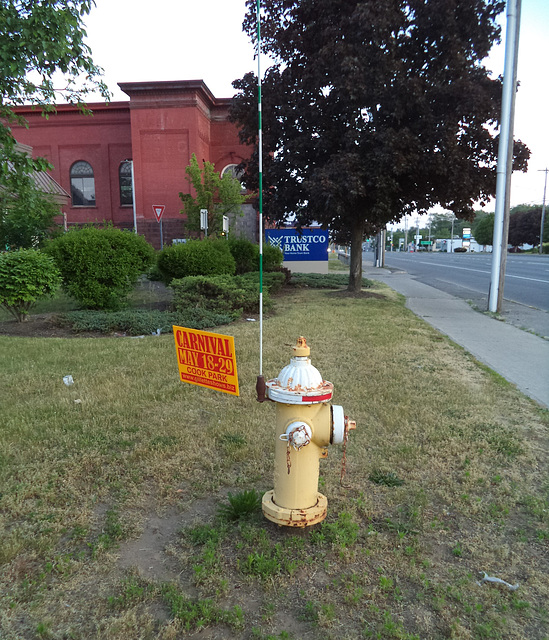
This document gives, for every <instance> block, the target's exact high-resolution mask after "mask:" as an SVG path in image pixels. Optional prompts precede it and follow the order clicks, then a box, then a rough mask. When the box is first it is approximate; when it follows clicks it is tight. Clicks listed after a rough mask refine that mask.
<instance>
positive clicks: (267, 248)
mask: <svg viewBox="0 0 549 640" xmlns="http://www.w3.org/2000/svg"><path fill="white" fill-rule="evenodd" d="M283 261H284V254H283V253H282V251H281V250H280V249H278V247H273V246H272V245H270V244H264V245H263V271H276V270H277V269H279V267H281V266H282V262H283Z"/></svg>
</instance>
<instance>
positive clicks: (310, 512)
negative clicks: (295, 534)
mask: <svg viewBox="0 0 549 640" xmlns="http://www.w3.org/2000/svg"><path fill="white" fill-rule="evenodd" d="M262 508H263V515H264V516H265V517H266V518H267V520H270V521H271V522H274V523H276V524H279V525H282V526H285V527H310V526H312V525H314V524H318V523H319V522H322V521H323V520H324V518H325V517H326V514H327V512H328V499H327V498H326V496H323V495H322V494H321V493H319V494H318V499H317V502H316V504H315V505H313V506H312V507H307V508H306V509H286V508H284V507H280V506H279V505H277V504H276V503H275V501H274V490H272V491H267V493H265V494H264V495H263V500H262Z"/></svg>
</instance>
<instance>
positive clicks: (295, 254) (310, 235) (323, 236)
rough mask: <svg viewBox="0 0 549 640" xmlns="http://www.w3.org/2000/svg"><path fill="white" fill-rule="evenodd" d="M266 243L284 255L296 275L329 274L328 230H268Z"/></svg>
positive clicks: (305, 228) (316, 228)
mask: <svg viewBox="0 0 549 640" xmlns="http://www.w3.org/2000/svg"><path fill="white" fill-rule="evenodd" d="M265 242H266V243H267V244H270V245H271V246H273V247H277V248H279V249H280V250H281V251H282V253H283V254H284V263H283V265H284V266H285V267H287V268H288V269H290V271H293V272H295V273H328V245H329V242H328V230H327V229H320V228H318V227H304V228H302V229H300V230H297V229H295V228H285V229H266V230H265Z"/></svg>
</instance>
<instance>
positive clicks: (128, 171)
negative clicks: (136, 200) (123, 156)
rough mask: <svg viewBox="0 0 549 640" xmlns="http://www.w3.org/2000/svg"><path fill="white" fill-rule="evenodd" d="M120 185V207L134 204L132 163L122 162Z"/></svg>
mask: <svg viewBox="0 0 549 640" xmlns="http://www.w3.org/2000/svg"><path fill="white" fill-rule="evenodd" d="M118 183H119V186H120V206H122V207H123V206H125V205H131V204H133V195H132V163H131V162H130V161H129V160H126V161H125V162H122V163H121V164H120V167H119V169H118Z"/></svg>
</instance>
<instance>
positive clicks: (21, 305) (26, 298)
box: [0, 249, 61, 322]
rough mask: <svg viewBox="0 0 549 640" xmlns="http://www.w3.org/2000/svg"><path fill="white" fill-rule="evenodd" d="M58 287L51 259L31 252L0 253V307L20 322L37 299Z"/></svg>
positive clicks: (50, 293) (51, 293)
mask: <svg viewBox="0 0 549 640" xmlns="http://www.w3.org/2000/svg"><path fill="white" fill-rule="evenodd" d="M60 284H61V276H60V273H59V270H58V269H57V267H56V266H55V263H54V261H53V259H52V258H51V257H50V256H47V255H45V254H44V253H42V252H40V251H36V250H34V249H21V250H19V251H9V252H6V253H0V304H1V305H2V306H3V307H4V308H5V309H7V310H8V311H9V312H10V313H11V314H12V315H13V316H14V317H15V318H16V319H17V320H18V322H21V321H23V320H25V318H26V317H27V315H28V313H29V311H30V309H31V307H32V306H33V304H34V303H35V302H36V300H37V299H38V298H41V297H43V296H49V295H53V294H54V293H55V291H56V290H57V289H58V287H59V286H60Z"/></svg>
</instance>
